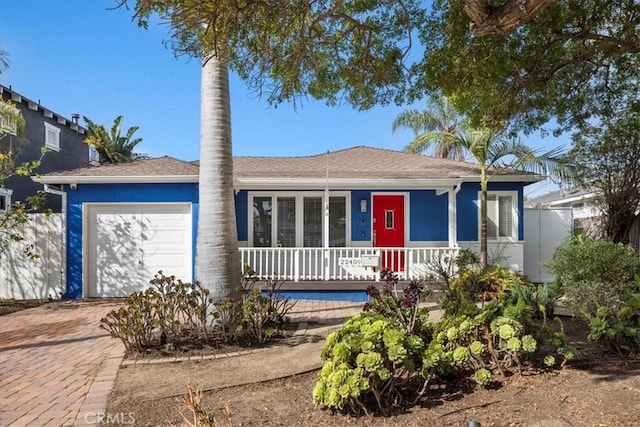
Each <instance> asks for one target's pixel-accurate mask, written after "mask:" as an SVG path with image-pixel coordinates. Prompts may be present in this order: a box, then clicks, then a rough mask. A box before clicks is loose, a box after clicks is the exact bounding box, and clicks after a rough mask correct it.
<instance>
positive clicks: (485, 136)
mask: <svg viewBox="0 0 640 427" xmlns="http://www.w3.org/2000/svg"><path fill="white" fill-rule="evenodd" d="M441 137H442V141H443V144H444V145H445V146H446V147H449V148H450V149H460V150H464V151H465V152H467V153H469V154H470V155H471V156H472V157H473V158H474V159H475V161H476V162H477V163H478V164H479V165H480V194H481V195H480V264H481V266H482V268H484V269H486V268H487V189H488V184H489V181H490V180H491V178H493V177H494V176H495V175H496V174H497V173H499V172H500V171H503V170H505V169H512V170H514V171H522V172H533V173H537V174H540V175H547V176H556V177H560V178H562V179H563V180H570V179H571V178H572V175H573V170H574V167H573V165H572V164H571V163H570V162H569V160H568V158H567V157H566V156H564V155H563V150H562V147H557V148H554V149H552V150H550V151H548V152H544V153H541V152H539V151H538V150H533V149H532V148H530V147H528V146H527V145H525V144H524V143H523V142H522V141H520V140H519V139H517V138H506V137H504V135H503V134H502V133H501V132H498V131H494V130H491V129H482V130H473V129H468V128H461V129H460V130H459V131H458V132H456V133H446V134H442V135H441Z"/></svg>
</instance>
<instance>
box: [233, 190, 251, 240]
mask: <svg viewBox="0 0 640 427" xmlns="http://www.w3.org/2000/svg"><path fill="white" fill-rule="evenodd" d="M235 202H236V203H235V204H236V228H237V229H238V240H240V241H247V240H249V224H248V222H249V195H248V192H247V190H241V191H239V192H238V194H236V195H235Z"/></svg>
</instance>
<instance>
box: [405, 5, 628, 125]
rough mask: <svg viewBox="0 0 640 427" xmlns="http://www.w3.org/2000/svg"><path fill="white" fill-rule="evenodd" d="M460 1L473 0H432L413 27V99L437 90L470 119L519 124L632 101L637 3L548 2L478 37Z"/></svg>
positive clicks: (572, 119)
mask: <svg viewBox="0 0 640 427" xmlns="http://www.w3.org/2000/svg"><path fill="white" fill-rule="evenodd" d="M466 3H474V2H470V1H463V2H459V1H447V0H434V2H433V10H432V12H431V13H430V14H429V16H428V18H427V19H426V21H425V23H424V25H422V26H421V28H420V40H421V42H422V44H423V45H424V46H425V53H424V56H423V58H422V61H421V62H419V63H417V64H415V65H414V68H413V75H414V77H415V83H414V85H413V86H414V87H413V95H414V97H419V96H421V95H422V94H423V93H424V92H425V91H434V90H442V91H443V93H444V94H445V95H447V96H449V97H450V99H452V101H453V102H454V104H456V107H458V108H459V109H460V110H461V111H464V112H465V113H467V114H469V115H470V118H471V119H472V120H473V122H474V124H475V125H478V124H479V123H482V124H490V125H501V124H503V123H505V122H507V121H511V120H513V121H514V122H515V124H516V125H517V127H518V128H519V129H525V130H532V129H535V128H536V127H538V126H539V125H542V124H544V123H546V122H547V121H548V120H549V119H550V118H551V117H556V118H557V120H558V121H559V123H561V124H563V125H565V126H566V127H567V128H568V127H569V126H572V125H573V126H576V125H577V126H578V127H580V126H584V125H586V124H587V123H588V120H589V118H590V117H593V116H597V117H601V116H604V115H611V114H615V112H614V111H613V110H615V109H618V110H633V111H638V110H639V109H640V96H639V83H640V82H639V81H638V73H639V70H640V31H638V28H639V26H640V3H638V2H637V1H630V0H613V1H601V2H599V1H586V2H585V1H579V0H557V1H553V2H548V1H547V2H543V3H547V4H548V5H547V7H546V8H544V9H542V10H541V11H539V12H538V13H537V14H536V15H535V16H534V17H533V18H532V19H531V20H530V21H528V22H527V23H526V24H525V25H521V26H518V27H517V28H516V29H514V30H513V31H511V32H506V33H500V32H497V33H494V34H490V35H487V36H484V37H475V36H474V34H473V31H472V29H470V21H469V17H468V16H467V15H466V14H465V13H464V12H463V9H464V10H466V8H465V4H466ZM483 3H489V4H491V3H494V4H507V3H532V2H514V1H506V2H504V1H502V2H483ZM523 8H525V9H526V7H524V6H523ZM472 28H473V26H472ZM487 122H489V123H487ZM491 122H493V123H491Z"/></svg>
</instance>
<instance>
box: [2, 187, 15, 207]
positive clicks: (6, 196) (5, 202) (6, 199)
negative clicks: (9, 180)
mask: <svg viewBox="0 0 640 427" xmlns="http://www.w3.org/2000/svg"><path fill="white" fill-rule="evenodd" d="M11 193H13V190H9V189H6V188H0V213H5V212H6V211H7V210H9V208H10V207H11Z"/></svg>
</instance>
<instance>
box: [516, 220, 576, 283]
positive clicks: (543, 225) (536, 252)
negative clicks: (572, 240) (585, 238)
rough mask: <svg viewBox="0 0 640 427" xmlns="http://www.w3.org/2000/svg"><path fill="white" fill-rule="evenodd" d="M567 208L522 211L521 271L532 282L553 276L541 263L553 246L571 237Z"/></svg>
mask: <svg viewBox="0 0 640 427" xmlns="http://www.w3.org/2000/svg"><path fill="white" fill-rule="evenodd" d="M572 225H573V215H572V211H571V208H526V209H525V210H524V240H525V242H526V243H525V245H524V274H526V275H527V277H529V279H531V281H532V282H534V283H551V282H553V281H554V280H555V276H554V275H553V274H551V272H549V271H548V270H547V269H546V268H544V263H545V262H547V261H549V260H551V258H552V257H553V252H554V251H555V248H556V247H557V246H558V245H559V244H560V243H562V242H563V241H565V240H566V239H568V238H569V237H570V236H571V228H572Z"/></svg>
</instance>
